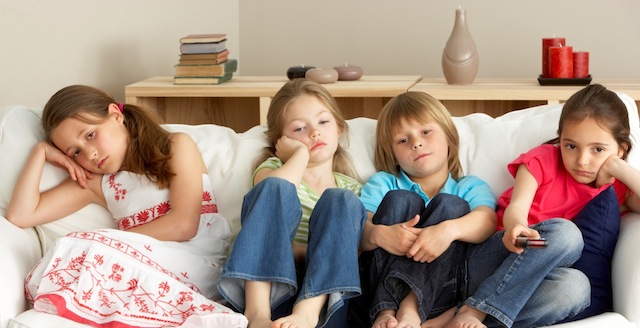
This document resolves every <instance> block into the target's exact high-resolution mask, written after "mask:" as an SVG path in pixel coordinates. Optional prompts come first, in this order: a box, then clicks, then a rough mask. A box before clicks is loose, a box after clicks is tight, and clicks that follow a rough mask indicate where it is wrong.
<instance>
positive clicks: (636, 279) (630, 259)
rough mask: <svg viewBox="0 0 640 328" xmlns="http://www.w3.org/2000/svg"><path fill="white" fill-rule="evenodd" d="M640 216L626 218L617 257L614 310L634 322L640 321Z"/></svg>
mask: <svg viewBox="0 0 640 328" xmlns="http://www.w3.org/2000/svg"><path fill="white" fill-rule="evenodd" d="M639 251H640V214H638V213H629V214H627V215H625V216H624V217H623V218H622V222H621V226H620V236H619V237H618V244H617V245H616V249H615V252H614V255H613V263H612V266H611V270H612V281H613V282H612V284H613V308H614V311H615V312H618V313H620V314H622V315H624V316H625V317H626V318H627V319H628V320H629V321H631V322H636V323H637V322H638V321H639V320H640V256H639V254H638V252H639Z"/></svg>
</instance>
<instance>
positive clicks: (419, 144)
mask: <svg viewBox="0 0 640 328" xmlns="http://www.w3.org/2000/svg"><path fill="white" fill-rule="evenodd" d="M458 148H459V137H458V132H457V130H456V127H455V125H454V123H453V121H452V119H451V117H450V115H449V112H448V111H447V109H446V108H445V107H444V105H442V103H440V102H439V101H438V100H436V99H434V98H433V97H431V96H430V95H428V94H426V93H422V92H407V93H404V94H401V95H399V96H396V97H394V98H393V99H391V100H390V101H389V102H388V103H387V104H386V105H385V107H384V108H383V110H382V112H381V113H380V117H379V118H378V126H377V130H376V152H375V164H376V168H377V169H378V170H379V171H380V172H378V173H376V174H374V175H373V176H372V177H371V178H370V179H369V180H368V181H367V183H366V184H365V186H364V187H363V189H362V192H361V200H362V202H363V204H364V206H365V208H366V209H367V211H368V220H367V222H366V225H365V231H364V236H363V240H362V244H361V248H362V250H364V251H372V252H368V254H365V255H363V260H362V262H363V265H364V266H365V267H369V268H370V269H369V270H367V269H366V268H365V269H364V271H365V272H366V271H371V272H372V274H371V276H370V277H369V278H368V279H367V281H369V284H368V285H367V286H366V287H367V288H365V289H366V290H368V291H370V292H371V299H372V301H371V304H370V313H369V314H370V318H371V320H372V321H373V326H374V327H379V328H383V327H419V326H420V325H421V323H423V322H424V323H425V324H436V323H437V322H442V320H445V319H444V318H447V317H446V316H443V317H439V319H440V320H439V321H430V322H427V319H430V318H434V317H436V316H438V315H439V314H441V313H443V312H445V310H447V309H449V308H451V307H452V306H454V305H455V304H456V302H457V300H458V298H459V297H460V294H459V293H460V291H461V286H462V285H461V284H462V282H463V277H462V276H463V274H464V262H465V250H466V243H479V242H482V241H484V240H485V239H486V238H488V237H489V236H490V235H491V234H492V233H493V231H494V230H495V224H496V214H495V212H494V208H495V204H496V197H495V195H494V194H493V192H492V190H491V188H490V187H489V185H488V184H487V183H485V182H484V181H482V180H480V179H479V178H477V177H473V176H464V175H463V172H462V167H461V165H460V160H459V157H458ZM365 299H367V298H365ZM448 315H449V317H450V313H449V314H448ZM445 322H446V321H445Z"/></svg>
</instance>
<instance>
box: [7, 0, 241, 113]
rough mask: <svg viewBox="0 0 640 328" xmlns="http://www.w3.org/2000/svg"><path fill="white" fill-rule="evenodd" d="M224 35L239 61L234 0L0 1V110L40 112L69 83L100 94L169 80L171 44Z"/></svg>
mask: <svg viewBox="0 0 640 328" xmlns="http://www.w3.org/2000/svg"><path fill="white" fill-rule="evenodd" d="M207 32H209V33H211V32H218V33H227V37H228V41H227V48H229V50H230V51H231V56H234V57H239V55H240V52H239V44H240V36H239V20H238V1H235V0H182V1H174V0H134V1H130V0H111V1H86V0H56V1H42V0H19V1H1V2H0V49H1V51H0V108H1V107H4V106H7V105H15V104H24V105H29V106H43V105H44V104H45V102H46V101H47V99H48V98H49V97H50V96H51V95H52V94H53V93H54V92H55V91H57V90H58V89H60V88H62V87H64V86H66V85H69V84H89V85H94V86H97V87H100V88H103V89H105V90H107V91H108V92H110V93H111V94H112V95H114V96H115V97H116V98H117V99H119V100H123V101H124V86H125V85H127V84H130V83H133V82H135V81H138V80H141V79H145V78H148V77H150V76H155V75H173V71H174V68H173V65H174V64H176V63H177V62H178V54H179V43H178V39H179V38H180V37H181V36H183V35H186V34H190V33H207Z"/></svg>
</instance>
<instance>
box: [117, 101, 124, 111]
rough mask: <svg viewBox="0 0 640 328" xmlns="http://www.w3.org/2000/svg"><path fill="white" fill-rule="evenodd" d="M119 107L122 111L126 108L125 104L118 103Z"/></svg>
mask: <svg viewBox="0 0 640 328" xmlns="http://www.w3.org/2000/svg"><path fill="white" fill-rule="evenodd" d="M118 109H119V110H120V113H122V110H123V109H124V104H123V103H118Z"/></svg>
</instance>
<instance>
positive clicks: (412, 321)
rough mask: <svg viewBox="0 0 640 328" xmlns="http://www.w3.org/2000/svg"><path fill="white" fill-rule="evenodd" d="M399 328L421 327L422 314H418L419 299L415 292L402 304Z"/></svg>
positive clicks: (398, 315)
mask: <svg viewBox="0 0 640 328" xmlns="http://www.w3.org/2000/svg"><path fill="white" fill-rule="evenodd" d="M396 319H398V326H397V327H398V328H418V327H420V321H421V320H420V312H418V297H417V296H416V294H415V293H414V292H409V294H407V296H406V297H405V298H404V299H403V300H402V302H400V306H399V307H398V312H397V313H396Z"/></svg>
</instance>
